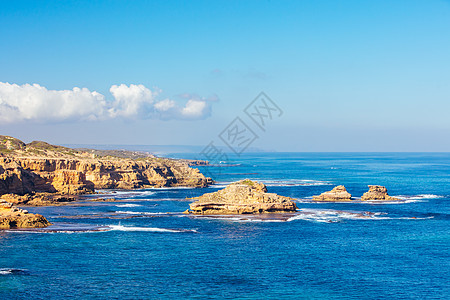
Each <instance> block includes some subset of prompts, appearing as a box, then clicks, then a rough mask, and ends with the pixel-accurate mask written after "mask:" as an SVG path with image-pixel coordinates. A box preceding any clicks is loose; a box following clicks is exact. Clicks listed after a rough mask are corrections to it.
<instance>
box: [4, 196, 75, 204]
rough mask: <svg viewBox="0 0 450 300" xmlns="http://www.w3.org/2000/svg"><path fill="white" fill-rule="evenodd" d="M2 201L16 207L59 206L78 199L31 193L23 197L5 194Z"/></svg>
mask: <svg viewBox="0 0 450 300" xmlns="http://www.w3.org/2000/svg"><path fill="white" fill-rule="evenodd" d="M0 199H1V200H6V201H7V202H9V203H12V204H14V205H26V206H57V205H64V204H68V203H71V202H73V201H76V200H77V197H75V196H69V195H64V194H59V193H30V194H25V195H23V196H21V195H17V194H5V195H2V196H0Z"/></svg>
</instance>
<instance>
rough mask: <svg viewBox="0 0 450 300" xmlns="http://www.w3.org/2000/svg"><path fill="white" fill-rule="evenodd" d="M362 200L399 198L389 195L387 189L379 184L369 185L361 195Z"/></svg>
mask: <svg viewBox="0 0 450 300" xmlns="http://www.w3.org/2000/svg"><path fill="white" fill-rule="evenodd" d="M361 200H362V201H368V200H383V201H398V200H400V199H398V198H395V197H391V196H389V195H388V193H387V189H386V187H384V186H381V185H369V191H368V192H366V193H364V195H362V197H361Z"/></svg>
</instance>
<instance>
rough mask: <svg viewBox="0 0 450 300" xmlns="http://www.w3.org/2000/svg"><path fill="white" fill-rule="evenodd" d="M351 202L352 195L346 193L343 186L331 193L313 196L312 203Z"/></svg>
mask: <svg viewBox="0 0 450 300" xmlns="http://www.w3.org/2000/svg"><path fill="white" fill-rule="evenodd" d="M351 200H352V195H351V194H350V193H349V192H347V189H346V188H345V186H343V185H338V186H337V187H335V188H334V189H332V190H331V191H328V192H325V193H322V194H320V195H319V196H313V201H322V202H348V201H351Z"/></svg>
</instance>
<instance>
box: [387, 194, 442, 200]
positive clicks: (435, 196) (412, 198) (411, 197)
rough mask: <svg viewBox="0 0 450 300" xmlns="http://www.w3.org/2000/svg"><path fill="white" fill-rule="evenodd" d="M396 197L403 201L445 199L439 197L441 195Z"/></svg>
mask: <svg viewBox="0 0 450 300" xmlns="http://www.w3.org/2000/svg"><path fill="white" fill-rule="evenodd" d="M395 197H397V198H399V199H402V200H406V201H408V200H424V199H439V198H444V196H439V195H434V194H420V195H414V196H405V195H400V196H395Z"/></svg>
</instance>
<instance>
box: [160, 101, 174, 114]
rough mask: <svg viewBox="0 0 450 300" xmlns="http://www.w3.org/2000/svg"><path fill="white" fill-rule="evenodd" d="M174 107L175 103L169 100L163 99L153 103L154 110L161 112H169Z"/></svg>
mask: <svg viewBox="0 0 450 300" xmlns="http://www.w3.org/2000/svg"><path fill="white" fill-rule="evenodd" d="M174 107H176V104H175V101H173V100H170V99H164V100H162V101H159V102H157V103H155V108H156V110H158V111H160V112H163V111H169V110H171V109H173V108H174Z"/></svg>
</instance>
